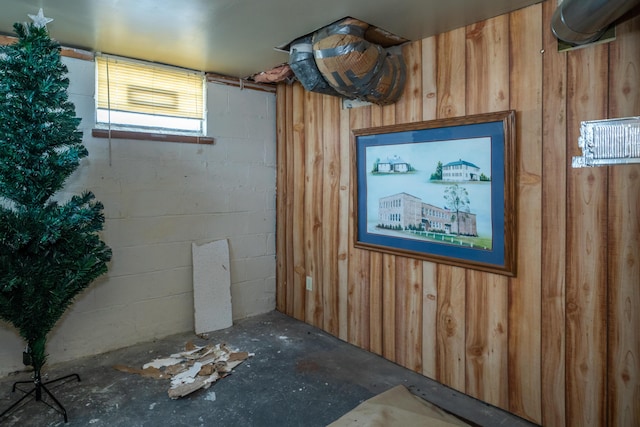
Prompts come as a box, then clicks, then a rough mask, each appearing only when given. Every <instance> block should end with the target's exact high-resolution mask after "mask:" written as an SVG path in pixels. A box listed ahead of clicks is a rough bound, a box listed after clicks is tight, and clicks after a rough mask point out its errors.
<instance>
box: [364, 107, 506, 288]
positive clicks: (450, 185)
mask: <svg viewBox="0 0 640 427" xmlns="http://www.w3.org/2000/svg"><path fill="white" fill-rule="evenodd" d="M353 136H354V137H353V141H354V143H353V150H354V156H353V159H354V160H353V161H354V162H355V165H354V167H353V170H354V181H353V182H354V183H355V185H353V191H354V195H353V197H354V202H355V206H356V215H355V227H356V229H355V233H354V235H355V246H356V247H358V248H363V249H369V250H374V251H381V252H387V253H391V254H396V255H403V256H409V257H414V258H421V259H425V260H430V261H434V262H438V263H444V264H451V265H456V266H460V267H465V268H472V269H478V270H483V271H489V272H493V273H499V274H505V275H508V276H515V274H516V241H515V239H516V231H515V230H516V217H517V215H516V191H515V190H516V153H515V112H514V111H502V112H497V113H489V114H479V115H473V116H465V117H458V118H451V119H442V120H432V121H424V122H417V123H410V124H403V125H391V126H382V127H375V128H367V129H356V130H354V131H353Z"/></svg>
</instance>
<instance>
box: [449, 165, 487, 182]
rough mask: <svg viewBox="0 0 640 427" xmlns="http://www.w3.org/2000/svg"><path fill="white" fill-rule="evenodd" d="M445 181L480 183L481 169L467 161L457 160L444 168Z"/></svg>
mask: <svg viewBox="0 0 640 427" xmlns="http://www.w3.org/2000/svg"><path fill="white" fill-rule="evenodd" d="M442 180H443V181H457V182H459V181H480V168H479V167H478V166H476V165H474V164H473V163H471V162H467V161H466V160H462V159H460V160H456V161H455V162H450V163H447V164H446V165H444V166H442Z"/></svg>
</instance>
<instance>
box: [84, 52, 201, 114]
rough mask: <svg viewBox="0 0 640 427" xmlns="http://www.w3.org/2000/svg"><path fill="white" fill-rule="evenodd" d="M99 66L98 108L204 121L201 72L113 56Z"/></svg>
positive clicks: (101, 58)
mask: <svg viewBox="0 0 640 427" xmlns="http://www.w3.org/2000/svg"><path fill="white" fill-rule="evenodd" d="M96 64H97V69H98V71H97V72H98V99H97V104H98V108H99V109H104V110H110V111H123V112H130V113H142V114H149V115H155V116H171V117H180V118H189V119H200V120H202V119H203V98H204V96H203V94H204V75H203V74H202V73H198V72H195V71H189V70H184V69H179V68H170V67H166V66H161V65H155V64H149V63H142V62H137V61H132V60H126V59H121V58H114V57H110V56H98V57H96Z"/></svg>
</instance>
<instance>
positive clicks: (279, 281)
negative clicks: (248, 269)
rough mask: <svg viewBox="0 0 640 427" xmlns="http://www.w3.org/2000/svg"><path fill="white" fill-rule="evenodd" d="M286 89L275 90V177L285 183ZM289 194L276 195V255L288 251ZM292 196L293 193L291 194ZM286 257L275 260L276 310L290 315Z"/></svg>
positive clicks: (288, 111) (288, 110) (280, 192)
mask: <svg viewBox="0 0 640 427" xmlns="http://www.w3.org/2000/svg"><path fill="white" fill-rule="evenodd" d="M288 92H289V91H287V90H286V87H285V86H283V85H280V86H278V87H277V88H276V132H277V136H276V137H277V142H278V143H277V146H276V162H277V165H276V166H277V170H276V173H277V177H276V182H280V183H285V182H287V176H290V175H292V174H287V165H288V164H289V163H288V162H287V143H288V141H289V139H288V138H287V129H288V128H287V126H286V124H287V123H289V122H290V119H288V118H287V115H288V114H290V113H291V111H292V110H291V108H287V105H286V103H287V98H288V97H287V93H288ZM288 194H289V192H287V191H286V190H285V191H283V190H282V189H281V190H280V191H278V192H277V194H276V253H278V254H287V253H289V251H290V249H287V236H288V235H290V233H288V232H287V229H288V228H289V227H288V226H287V220H288V219H289V218H290V216H289V215H288V214H287V195H288ZM291 195H293V192H292V193H291ZM285 260H286V257H284V256H283V257H277V258H276V310H278V311H281V312H283V313H287V314H291V313H289V312H287V289H288V288H290V286H289V287H288V286H287V284H288V283H289V282H288V280H287V270H288V269H287V268H286V265H285Z"/></svg>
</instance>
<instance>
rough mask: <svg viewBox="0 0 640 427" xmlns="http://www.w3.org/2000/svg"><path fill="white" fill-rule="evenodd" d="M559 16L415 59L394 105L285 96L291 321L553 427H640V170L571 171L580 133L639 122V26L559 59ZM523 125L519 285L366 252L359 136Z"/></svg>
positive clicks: (477, 28) (283, 234) (289, 92)
mask: <svg viewBox="0 0 640 427" xmlns="http://www.w3.org/2000/svg"><path fill="white" fill-rule="evenodd" d="M554 7H555V2H548V1H547V2H544V3H542V4H537V5H534V6H531V7H528V8H525V9H522V10H519V11H516V12H514V13H510V14H508V15H502V16H499V17H496V18H493V19H490V20H487V21H484V22H480V23H477V24H474V25H470V26H468V27H466V28H461V29H458V30H454V31H451V32H448V33H445V34H440V35H438V36H434V37H430V38H427V39H424V40H420V41H415V42H412V43H410V44H408V45H406V46H405V47H404V57H405V60H406V63H407V66H408V76H407V84H406V87H405V91H404V94H403V96H402V98H401V99H400V101H399V102H397V103H396V104H395V105H391V106H385V107H380V106H376V105H373V106H366V107H360V108H355V109H351V110H343V109H341V102H340V100H339V99H338V98H335V97H330V96H324V95H319V94H316V93H311V92H306V91H305V90H304V89H303V88H302V86H301V85H300V84H294V85H285V84H281V85H280V86H279V87H278V92H277V108H278V127H277V131H278V202H277V203H278V204H277V209H278V229H277V232H278V235H277V236H278V237H277V252H278V261H277V274H278V293H277V308H278V310H280V311H282V312H284V313H287V314H289V315H291V316H293V317H295V318H298V319H300V320H303V321H305V322H308V323H310V324H313V325H316V326H318V327H320V328H322V329H324V330H325V331H327V332H329V333H331V334H333V335H335V336H337V337H339V338H341V339H343V340H345V341H348V342H350V343H352V344H355V345H357V346H359V347H362V348H364V349H367V350H369V351H372V352H374V353H377V354H380V355H382V356H383V357H385V358H387V359H389V360H392V361H394V362H396V363H398V364H400V365H403V366H406V367H408V368H410V369H413V370H415V371H417V372H421V373H422V374H424V375H425V376H428V377H430V378H433V379H435V380H437V381H439V382H441V383H443V384H446V385H448V386H450V387H452V388H454V389H457V390H460V391H462V392H464V393H466V394H469V395H471V396H474V397H476V398H478V399H481V400H483V401H485V402H487V403H490V404H492V405H496V406H498V407H501V408H504V409H506V410H508V411H511V412H513V413H515V414H517V415H519V416H522V417H524V418H527V419H529V420H532V421H534V422H536V423H539V424H543V425H546V426H602V425H610V426H636V425H640V334H639V333H638V330H640V219H639V218H640V165H623V166H616V167H599V168H588V169H572V168H571V166H570V164H571V157H572V156H575V155H579V154H581V153H580V151H579V149H578V146H577V138H578V135H579V125H580V122H581V121H584V120H594V119H602V118H607V117H627V116H633V115H640V13H638V12H637V9H636V12H635V13H633V14H631V15H630V16H631V17H630V18H627V19H626V20H624V22H623V23H622V24H620V25H618V27H617V40H616V41H614V42H612V43H608V44H600V45H593V46H589V47H585V48H582V49H577V50H574V51H570V52H564V53H559V52H557V45H556V40H555V38H554V37H553V35H552V34H551V32H550V30H549V22H550V19H551V15H552V13H553V8H554ZM634 16H635V17H634ZM507 109H514V110H516V113H517V116H516V117H517V118H516V120H517V150H518V169H519V171H518V175H517V188H518V202H517V206H518V212H517V215H518V230H517V236H518V274H517V277H514V278H508V277H506V276H501V275H496V274H491V273H485V272H479V271H475V270H470V269H464V268H460V267H452V266H447V265H441V264H434V263H431V262H425V261H420V260H416V259H411V258H405V257H401V256H393V255H388V254H381V253H377V252H373V251H367V250H361V249H355V248H354V246H353V233H354V221H353V218H354V206H353V203H352V197H351V196H352V195H351V192H352V186H353V182H352V180H351V168H352V160H351V157H350V145H351V144H352V136H351V130H352V129H357V128H366V127H370V126H379V125H386V124H399V123H409V122H414V121H419V120H429V119H436V118H445V117H454V116H461V115H466V114H475V113H486V112H493V111H500V110H507ZM307 277H311V280H312V289H311V290H307V289H306V278H307Z"/></svg>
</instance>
